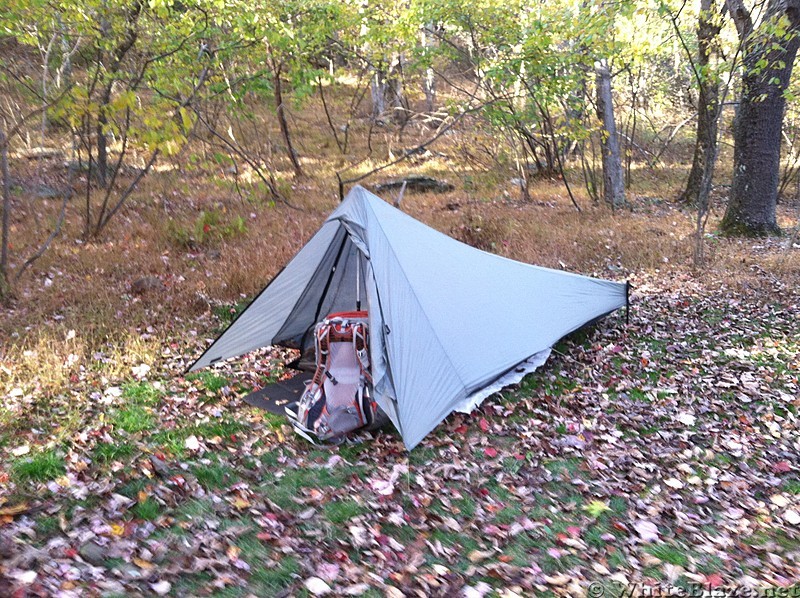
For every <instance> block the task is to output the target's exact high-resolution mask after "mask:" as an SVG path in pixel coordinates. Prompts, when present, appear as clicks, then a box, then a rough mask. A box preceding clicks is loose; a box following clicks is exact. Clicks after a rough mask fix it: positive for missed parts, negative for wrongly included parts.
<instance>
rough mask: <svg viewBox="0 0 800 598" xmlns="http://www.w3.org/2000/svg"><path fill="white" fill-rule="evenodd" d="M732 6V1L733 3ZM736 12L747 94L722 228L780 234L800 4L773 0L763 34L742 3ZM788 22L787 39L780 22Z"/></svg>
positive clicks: (737, 128) (736, 133)
mask: <svg viewBox="0 0 800 598" xmlns="http://www.w3.org/2000/svg"><path fill="white" fill-rule="evenodd" d="M729 4H730V3H729ZM733 4H734V5H735V6H734V8H735V9H736V10H737V11H738V12H734V10H731V14H732V15H733V16H734V19H737V27H738V28H739V34H740V36H741V37H742V39H743V40H744V41H743V44H744V60H743V64H744V74H743V76H742V96H741V101H740V104H739V112H738V115H737V118H736V126H735V129H734V150H733V182H732V184H731V195H730V199H729V201H728V207H727V210H726V211H725V216H724V217H723V219H722V222H721V224H720V228H721V230H722V231H723V232H725V233H727V234H734V235H749V236H763V235H773V234H780V229H779V228H778V222H777V218H776V205H777V201H778V183H779V177H780V157H781V156H780V152H781V127H782V125H783V113H784V108H785V105H786V99H785V97H784V92H785V90H786V88H787V86H788V84H789V79H790V77H791V74H792V65H793V64H794V59H795V56H796V55H797V50H798V46H800V38H799V37H798V36H797V33H798V30H799V29H800V0H771V1H770V3H769V5H768V7H767V11H766V15H765V17H764V19H763V21H762V24H761V25H760V26H759V28H758V30H753V29H752V21H751V20H750V17H749V14H747V13H746V12H742V11H744V8H742V6H741V5H740V4H737V3H735V2H734V3H733ZM781 18H786V19H787V20H788V24H789V27H788V28H787V30H786V31H785V32H784V33H783V35H780V36H779V35H777V34H776V33H775V28H776V21H777V20H778V19H781Z"/></svg>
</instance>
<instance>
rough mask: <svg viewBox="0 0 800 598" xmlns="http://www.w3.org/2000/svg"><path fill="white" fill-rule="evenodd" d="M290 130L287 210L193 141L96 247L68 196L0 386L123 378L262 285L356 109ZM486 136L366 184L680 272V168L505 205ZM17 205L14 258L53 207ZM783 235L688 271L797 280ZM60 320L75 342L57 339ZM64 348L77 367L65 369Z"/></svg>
mask: <svg viewBox="0 0 800 598" xmlns="http://www.w3.org/2000/svg"><path fill="white" fill-rule="evenodd" d="M334 104H335V105H337V106H339V108H340V109H341V110H343V107H342V106H343V105H342V100H341V99H338V98H334ZM292 126H293V130H294V133H295V138H296V139H297V140H298V150H299V152H300V154H301V155H302V157H303V163H304V166H305V167H306V169H307V171H308V173H309V176H308V177H306V178H304V179H302V180H299V181H295V180H293V179H292V178H291V177H290V175H289V170H288V165H287V164H286V163H285V162H286V160H285V158H284V157H283V156H282V155H281V154H280V152H277V151H276V152H275V154H274V155H273V157H272V160H273V163H274V164H275V167H276V168H277V179H278V182H279V186H280V187H281V189H282V190H283V192H284V193H285V195H286V197H287V199H289V200H290V201H291V202H292V204H293V205H295V206H297V207H299V208H300V209H292V208H289V207H287V206H285V205H283V204H282V203H280V202H275V203H273V202H271V201H270V199H269V198H268V197H267V196H266V195H265V194H264V192H263V191H261V190H259V188H258V186H257V185H255V184H252V183H251V181H253V180H255V178H254V177H252V173H249V171H248V169H247V168H240V170H239V180H238V183H239V191H241V194H240V193H239V192H238V191H237V188H236V181H235V179H234V176H233V175H232V174H231V173H230V172H229V171H227V170H226V169H225V168H224V167H223V166H220V165H218V164H216V163H214V162H208V161H205V162H204V161H203V156H206V157H207V156H208V155H209V153H208V152H207V151H205V150H203V149H202V148H201V147H199V146H197V147H192V148H189V149H188V150H187V151H186V152H185V153H184V154H183V155H182V156H181V157H180V158H178V159H173V160H172V162H171V163H170V166H171V167H170V168H164V169H161V170H159V171H157V172H154V173H152V174H151V175H150V176H148V177H147V178H146V179H145V180H144V182H143V184H142V185H141V187H140V188H139V189H138V191H137V192H136V194H135V195H134V196H133V197H132V198H131V200H130V202H129V205H128V206H127V208H126V209H124V210H123V211H122V212H121V213H120V214H119V215H118V217H117V218H116V220H114V221H112V224H111V225H110V226H109V227H108V228H107V230H106V231H105V232H104V234H103V236H102V238H100V239H98V240H96V241H92V242H89V243H79V242H77V241H76V239H79V238H80V235H81V227H82V221H81V204H82V199H80V200H79V199H76V200H75V201H74V203H73V204H72V205H71V206H70V210H69V213H68V220H67V223H66V225H65V227H64V231H63V234H62V235H61V237H60V238H59V239H58V241H57V243H55V244H54V247H53V248H52V249H51V251H49V252H48V253H47V254H46V255H45V257H44V258H42V259H41V260H40V261H39V262H37V263H36V265H35V267H34V268H32V269H31V271H30V272H29V273H28V274H26V275H25V276H24V277H23V279H22V281H21V283H20V285H19V287H18V300H17V301H16V302H15V303H13V304H12V305H11V306H7V307H2V308H0V309H2V311H0V335H2V336H4V337H5V338H7V339H11V342H10V343H9V342H6V343H3V349H2V355H1V357H2V370H1V371H0V395H5V394H7V393H8V392H10V390H11V389H12V388H16V387H21V388H23V389H24V391H25V392H26V393H41V394H45V395H46V394H51V393H58V392H63V391H64V390H65V389H67V388H69V387H70V384H71V383H70V376H71V375H72V374H73V373H74V372H75V369H74V368H76V367H77V368H80V367H84V368H91V367H94V366H93V365H92V358H91V356H92V354H93V353H96V352H97V351H98V350H105V349H103V347H105V348H106V349H108V351H107V353H108V356H109V361H108V362H107V363H106V364H105V365H104V366H103V367H102V368H101V369H102V376H105V377H107V378H108V379H114V378H116V377H122V376H125V375H127V374H129V370H130V367H132V365H136V364H137V363H142V362H144V363H154V364H155V363H158V360H159V357H160V355H161V352H160V347H161V346H165V345H167V344H169V343H171V342H175V341H176V340H178V339H186V338H187V335H186V332H187V331H189V330H192V329H196V330H198V332H199V333H200V334H201V336H202V335H208V334H211V331H212V330H213V328H214V326H215V321H214V320H213V318H211V317H210V315H209V307H210V306H212V305H214V304H219V303H231V302H236V301H239V300H241V299H242V298H244V297H247V296H251V295H252V294H253V293H255V292H257V291H258V290H259V289H260V288H262V287H263V285H264V284H265V283H266V282H267V281H268V280H269V279H270V278H271V277H272V276H273V275H274V274H275V273H276V272H277V271H278V269H279V268H280V267H281V266H283V265H284V264H285V263H286V262H287V261H288V260H289V259H290V258H291V256H292V255H293V254H294V253H295V252H296V251H297V250H298V249H299V248H300V247H301V246H302V244H303V243H304V242H305V241H306V240H307V239H308V238H309V237H310V236H311V235H312V234H313V233H314V232H315V231H316V229H317V228H318V226H319V225H320V223H321V222H322V221H323V219H324V218H325V216H326V215H327V213H328V212H329V211H330V210H331V209H333V208H334V207H335V205H336V203H337V201H338V197H337V183H336V178H335V173H336V171H339V170H342V168H343V167H344V166H345V165H347V164H354V163H356V162H358V161H359V160H361V159H362V158H363V157H364V156H367V155H369V150H368V149H367V146H366V143H367V141H366V140H367V132H368V123H367V121H366V120H365V119H362V120H356V121H354V122H353V123H351V131H350V147H349V149H348V154H347V155H342V154H341V153H340V152H339V150H338V149H337V148H336V145H335V143H333V140H332V137H331V133H330V129H329V128H328V125H327V122H326V120H325V117H324V114H323V112H322V110H321V108H320V106H318V105H316V103H315V102H314V101H312V102H311V103H310V104H309V106H308V108H307V109H305V110H303V111H302V112H301V113H297V114H295V118H294V119H293V120H292ZM429 135H430V130H429V129H427V128H426V127H424V126H417V125H410V126H408V127H406V128H405V129H404V130H403V132H402V135H398V134H397V131H396V130H393V129H389V128H379V129H377V130H375V131H373V135H372V140H371V145H372V148H373V149H372V153H371V156H370V158H369V159H367V160H364V161H363V162H361V163H359V164H358V166H357V167H355V168H353V169H351V170H349V171H347V172H346V173H345V174H344V175H343V176H344V177H346V176H353V175H356V174H359V173H363V172H366V171H367V170H369V168H371V167H373V166H375V165H378V164H381V163H383V162H384V161H385V160H386V159H388V158H389V157H390V156H392V155H396V154H397V152H399V151H400V150H402V148H408V147H413V146H414V145H415V143H417V142H419V141H420V140H422V139H425V138H426V137H427V136H429ZM268 138H273V139H274V138H277V137H276V132H275V130H274V123H273V119H272V117H271V115H270V114H269V113H264V112H261V113H260V116H259V118H258V119H257V121H256V122H255V123H253V124H252V126H248V127H247V128H246V129H243V130H241V131H240V139H241V141H242V142H243V143H244V144H245V145H246V144H248V143H253V144H256V143H263V140H264V139H268ZM492 143H495V144H496V142H495V141H494V140H493V139H492V138H491V137H490V136H488V135H486V134H485V133H483V132H481V130H480V129H474V128H470V129H465V130H461V131H457V132H454V133H453V134H452V135H448V136H445V137H443V138H442V139H441V140H440V141H439V142H438V143H437V144H435V145H434V146H433V147H432V148H431V150H432V151H433V152H434V153H433V154H432V155H431V156H429V157H427V158H422V159H420V160H419V161H417V162H415V163H410V162H406V163H402V164H400V165H398V166H396V167H393V168H391V169H388V170H386V171H384V172H383V173H381V174H380V175H378V176H376V177H374V181H377V180H383V179H385V178H390V177H392V176H396V175H400V174H404V173H409V172H413V173H422V174H429V175H432V176H437V177H441V178H445V179H447V180H449V181H450V182H451V183H453V184H454V185H455V187H456V188H455V190H454V191H453V192H451V193H448V194H445V195H435V194H421V195H412V194H407V195H406V197H405V198H404V201H403V209H404V210H406V211H407V212H409V213H410V214H411V215H413V216H415V217H417V218H419V219H420V220H422V221H424V222H426V223H428V224H430V225H431V226H433V227H435V228H437V229H439V230H441V231H443V232H445V233H447V234H450V235H452V236H454V237H456V238H459V239H461V240H463V241H465V242H468V243H471V244H473V245H475V246H478V247H480V248H482V249H486V250H489V251H495V252H498V253H501V254H503V255H506V256H508V257H511V258H514V259H518V260H522V261H525V262H531V263H537V264H540V265H544V266H550V267H554V268H565V269H569V270H574V271H578V272H584V273H592V274H596V275H601V276H605V277H611V278H624V277H627V276H628V275H629V274H630V273H635V272H641V271H653V270H666V269H680V270H688V269H689V268H690V265H691V257H692V251H693V233H694V219H693V214H692V213H690V212H687V211H685V210H682V209H681V208H679V207H678V206H676V205H675V204H674V203H672V202H671V200H672V198H674V197H676V196H677V195H678V193H679V191H680V188H681V184H682V182H683V179H684V177H685V175H686V170H687V168H688V166H687V165H686V164H685V163H676V164H669V165H666V166H661V167H656V168H647V167H646V166H644V165H640V164H635V165H634V166H635V168H634V171H633V188H632V189H631V190H630V197H631V200H632V205H633V210H632V211H627V210H625V211H621V212H617V213H613V212H611V211H610V210H609V209H607V208H606V207H605V206H595V205H592V204H591V202H590V201H589V199H588V198H587V197H586V195H585V193H584V192H583V190H582V186H581V184H580V176H579V172H578V171H577V170H574V171H570V172H569V178H570V182H571V183H572V187H573V190H574V191H575V192H576V194H577V198H578V202H579V203H580V205H581V206H582V207H583V211H582V212H581V213H578V212H577V211H576V210H575V209H574V208H573V207H572V205H571V203H570V202H569V199H568V197H567V195H566V193H565V191H564V186H563V183H562V182H561V181H556V180H540V181H538V182H536V184H535V185H534V186H533V187H532V188H531V190H530V201H528V202H522V201H520V193H519V190H518V189H517V188H516V187H515V186H514V185H513V184H512V183H511V182H510V180H511V178H513V176H514V174H513V171H512V169H511V168H510V167H508V166H503V165H502V163H501V164H500V165H498V164H497V163H495V164H493V163H492V161H491V159H490V157H489V154H488V152H487V151H482V150H481V149H480V148H481V147H491V145H492ZM190 162H192V163H195V164H196V163H198V162H199V164H200V166H199V167H198V166H196V165H195V166H191V165H190ZM35 167H36V165H35V164H34V163H32V162H26V161H24V160H18V161H15V163H14V164H13V165H12V168H13V169H14V171H15V172H16V173H18V174H17V177H18V178H19V179H24V177H25V176H26V174H30V171H31V170H32V169H34V168H35ZM725 167H726V165H723V170H722V171H721V172H723V175H721V180H725V179H724V168H725ZM58 173H59V170H58V164H55V163H52V164H47V168H46V169H45V176H47V175H48V174H51V175H54V176H55V175H58ZM365 182H366V183H370V182H373V179H371V180H368V181H365ZM387 199H390V198H387ZM17 203H18V205H19V206H20V209H19V210H18V212H17V213H16V214H17V219H16V220H15V222H13V229H12V235H13V238H12V242H13V246H14V254H15V255H24V254H25V253H26V252H29V251H30V249H31V248H32V246H33V243H34V241H35V238H34V236H32V235H30V234H29V231H31V230H33V229H34V226H33V224H32V223H33V222H34V221H35V220H36V218H37V217H38V220H39V221H40V222H42V223H47V222H48V221H51V220H52V219H53V218H54V216H55V213H56V211H57V209H58V205H57V202H56V201H54V200H42V199H36V198H34V197H32V196H30V191H29V190H26V189H25V188H24V187H23V189H22V191H21V192H20V193H19V194H18V196H17ZM212 211H213V212H214V213H215V214H217V215H218V216H219V219H220V222H221V223H223V224H224V223H225V222H233V221H234V220H236V219H238V221H241V222H243V223H244V225H243V226H242V227H240V228H237V229H235V230H234V231H233V232H232V233H230V234H229V235H228V236H227V237H226V238H224V240H216V241H214V240H210V241H207V242H204V243H202V244H199V245H198V246H192V245H191V244H190V245H189V246H187V244H186V239H183V238H178V237H179V235H177V234H176V231H178V230H183V231H187V230H189V231H190V230H192V228H193V227H195V226H196V222H197V219H198V218H199V217H200V214H201V213H202V212H212ZM797 213H798V209H797V207H796V206H791V205H787V206H782V207H781V223H782V225H784V226H787V227H790V226H794V224H795V222H796V220H795V219H796V217H797ZM721 215H722V206H716V207H715V210H714V213H713V215H712V219H711V222H710V223H709V227H708V230H709V232H713V230H714V227H715V222H716V221H717V220H718V218H719V217H721ZM234 228H235V227H234ZM410 242H411V240H410ZM785 245H786V241H785V240H778V241H767V242H763V241H751V240H747V241H738V240H725V239H717V238H713V237H712V238H710V239H709V240H708V243H707V246H708V265H707V268H706V270H704V271H702V272H699V273H698V274H697V276H699V277H704V276H709V277H714V278H723V279H726V280H728V281H730V283H731V284H749V283H748V280H750V278H749V277H750V274H752V268H754V267H758V268H761V269H764V270H766V271H768V272H770V273H772V274H773V275H774V276H775V277H778V278H780V279H782V280H785V281H786V283H787V284H797V281H798V279H800V257H798V254H800V252H798V251H797V250H786V249H785ZM754 247H755V249H754ZM146 275H147V276H156V277H158V278H159V279H160V280H161V281H163V283H164V285H165V287H166V288H165V290H163V292H155V293H146V294H144V295H142V296H137V295H133V294H132V293H131V289H130V286H131V284H132V283H133V282H134V281H135V280H137V279H138V278H140V277H142V276H146ZM70 330H75V337H74V338H70V339H67V334H68V332H69V331H70ZM111 341H113V342H111ZM192 342H198V341H192V340H191V337H189V340H185V341H184V340H181V341H180V343H181V347H184V348H185V349H186V351H187V352H188V353H191V352H192V351H193V350H194V349H193V348H192V347H193V346H191V345H189V346H187V345H186V343H192ZM176 350H181V349H176ZM70 355H75V356H77V361H76V362H75V363H72V364H71V365H70V366H69V367H65V365H64V364H65V363H67V362H70V360H71V359H72V358H71V357H70Z"/></svg>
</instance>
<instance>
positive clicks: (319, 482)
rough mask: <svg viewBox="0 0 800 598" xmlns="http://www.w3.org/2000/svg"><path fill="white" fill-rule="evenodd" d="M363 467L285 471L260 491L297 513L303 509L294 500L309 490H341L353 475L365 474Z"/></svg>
mask: <svg viewBox="0 0 800 598" xmlns="http://www.w3.org/2000/svg"><path fill="white" fill-rule="evenodd" d="M364 471H365V469H364V468H363V467H359V466H354V467H347V468H344V467H339V468H334V469H325V468H319V469H317V468H308V467H300V468H298V469H289V470H285V473H284V475H283V477H280V478H277V477H276V478H272V479H269V480H267V481H265V482H264V483H263V484H262V485H261V486H260V487H259V488H260V490H261V491H262V492H263V493H264V494H265V495H266V496H267V498H269V499H270V500H271V501H273V502H274V503H275V504H276V505H278V506H279V507H280V508H282V509H286V510H287V511H296V510H299V509H300V508H302V505H299V504H297V503H296V502H295V501H294V500H293V499H294V498H295V497H298V496H303V494H304V493H305V492H306V490H305V489H308V488H322V489H324V488H341V487H342V486H343V485H345V484H346V483H347V481H348V480H349V479H350V476H351V475H356V476H361V475H363V474H364Z"/></svg>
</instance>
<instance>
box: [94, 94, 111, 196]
mask: <svg viewBox="0 0 800 598" xmlns="http://www.w3.org/2000/svg"><path fill="white" fill-rule="evenodd" d="M109 103H111V85H109V86H108V87H106V89H104V90H103V94H102V96H101V97H100V106H99V109H98V112H97V133H96V135H97V159H96V160H95V165H96V166H97V182H98V183H100V186H101V187H103V188H104V189H105V187H106V185H107V181H108V138H107V137H106V127H107V126H108V116H107V114H106V111H107V110H108V105H109Z"/></svg>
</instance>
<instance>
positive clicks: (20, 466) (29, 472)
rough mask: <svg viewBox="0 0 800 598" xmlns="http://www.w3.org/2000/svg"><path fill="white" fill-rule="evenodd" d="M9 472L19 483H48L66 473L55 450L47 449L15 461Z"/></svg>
mask: <svg viewBox="0 0 800 598" xmlns="http://www.w3.org/2000/svg"><path fill="white" fill-rule="evenodd" d="M11 472H12V475H13V476H14V478H15V479H17V480H19V481H25V480H31V481H35V482H48V481H50V480H54V479H56V478H57V477H59V476H62V475H64V474H65V473H66V468H65V466H64V458H63V457H62V456H61V455H59V454H58V453H57V452H56V451H55V449H47V450H43V451H41V452H38V453H35V454H34V455H32V456H30V457H28V458H25V459H20V460H18V461H15V462H14V463H13V465H12V466H11Z"/></svg>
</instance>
